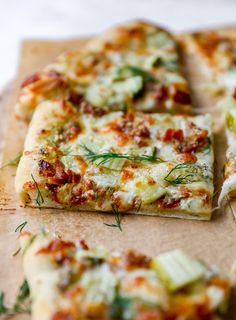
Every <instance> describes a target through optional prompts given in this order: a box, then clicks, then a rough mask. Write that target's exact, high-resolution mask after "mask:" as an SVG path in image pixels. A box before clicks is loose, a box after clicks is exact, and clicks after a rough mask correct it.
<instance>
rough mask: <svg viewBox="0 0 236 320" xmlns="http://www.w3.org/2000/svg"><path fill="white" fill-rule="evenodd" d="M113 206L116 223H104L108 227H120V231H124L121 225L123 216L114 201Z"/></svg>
mask: <svg viewBox="0 0 236 320" xmlns="http://www.w3.org/2000/svg"><path fill="white" fill-rule="evenodd" d="M111 208H112V211H113V213H114V215H115V221H116V223H113V224H109V223H104V224H105V226H107V227H112V228H118V229H119V230H120V231H122V226H121V222H122V216H121V214H120V212H119V210H118V208H117V206H116V205H115V204H114V203H112V204H111Z"/></svg>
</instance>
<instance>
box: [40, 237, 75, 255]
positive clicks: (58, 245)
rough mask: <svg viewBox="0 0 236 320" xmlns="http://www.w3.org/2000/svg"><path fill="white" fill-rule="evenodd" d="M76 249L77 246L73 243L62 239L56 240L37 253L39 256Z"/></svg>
mask: <svg viewBox="0 0 236 320" xmlns="http://www.w3.org/2000/svg"><path fill="white" fill-rule="evenodd" d="M72 248H75V244H74V242H72V241H66V240H61V239H54V240H51V241H50V242H49V244H48V245H47V246H45V247H42V248H41V249H39V250H38V251H37V254H48V253H56V252H59V251H63V250H67V249H72Z"/></svg>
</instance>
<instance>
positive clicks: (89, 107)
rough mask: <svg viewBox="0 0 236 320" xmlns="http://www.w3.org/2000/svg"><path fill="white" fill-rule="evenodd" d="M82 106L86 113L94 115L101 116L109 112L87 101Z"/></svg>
mask: <svg viewBox="0 0 236 320" xmlns="http://www.w3.org/2000/svg"><path fill="white" fill-rule="evenodd" d="M82 108H83V111H84V112H85V113H89V114H91V115H92V116H94V117H101V116H103V115H104V114H106V113H107V111H106V110H105V109H103V108H100V107H95V106H92V105H91V104H89V103H87V102H85V101H84V102H83V103H82Z"/></svg>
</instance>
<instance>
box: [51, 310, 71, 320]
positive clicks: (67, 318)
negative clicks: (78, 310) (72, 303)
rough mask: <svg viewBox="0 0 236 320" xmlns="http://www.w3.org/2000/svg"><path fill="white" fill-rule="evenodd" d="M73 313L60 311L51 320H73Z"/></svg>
mask: <svg viewBox="0 0 236 320" xmlns="http://www.w3.org/2000/svg"><path fill="white" fill-rule="evenodd" d="M75 319H76V318H75V317H74V315H73V313H72V312H71V311H70V310H60V311H57V312H56V313H54V315H53V316H52V320H75Z"/></svg>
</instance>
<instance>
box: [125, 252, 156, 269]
mask: <svg viewBox="0 0 236 320" xmlns="http://www.w3.org/2000/svg"><path fill="white" fill-rule="evenodd" d="M150 261H151V260H150V258H148V257H147V256H145V255H143V254H140V253H138V252H136V251H133V250H129V251H128V252H127V253H126V254H125V260H124V267H125V269H126V270H132V269H136V268H146V269H148V268H150Z"/></svg>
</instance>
